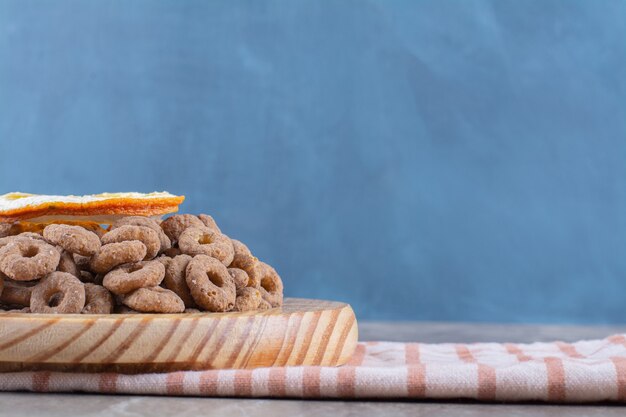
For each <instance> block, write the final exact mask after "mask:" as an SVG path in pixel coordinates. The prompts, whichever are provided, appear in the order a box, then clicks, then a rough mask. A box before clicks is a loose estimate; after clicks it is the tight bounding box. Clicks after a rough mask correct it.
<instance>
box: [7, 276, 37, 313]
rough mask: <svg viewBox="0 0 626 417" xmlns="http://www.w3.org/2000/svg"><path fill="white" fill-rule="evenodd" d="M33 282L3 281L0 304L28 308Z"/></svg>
mask: <svg viewBox="0 0 626 417" xmlns="http://www.w3.org/2000/svg"><path fill="white" fill-rule="evenodd" d="M33 284H34V283H33V282H19V281H12V280H9V279H5V280H4V289H3V290H2V292H1V293H0V303H2V304H5V305H12V306H21V307H27V306H30V294H31V293H32V292H33V286H34V285H33Z"/></svg>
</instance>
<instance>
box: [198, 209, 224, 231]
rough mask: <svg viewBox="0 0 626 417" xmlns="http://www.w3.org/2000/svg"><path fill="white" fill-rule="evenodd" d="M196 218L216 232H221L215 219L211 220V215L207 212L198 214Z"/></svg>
mask: <svg viewBox="0 0 626 417" xmlns="http://www.w3.org/2000/svg"><path fill="white" fill-rule="evenodd" d="M198 218H199V219H200V221H201V222H202V223H204V225H205V226H206V227H208V228H209V229H212V230H215V231H216V232H217V233H222V231H221V230H220V228H219V226H218V225H217V223H215V220H213V217H211V216H209V215H208V214H198Z"/></svg>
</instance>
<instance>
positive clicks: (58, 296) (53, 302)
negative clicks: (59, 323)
mask: <svg viewBox="0 0 626 417" xmlns="http://www.w3.org/2000/svg"><path fill="white" fill-rule="evenodd" d="M61 300H63V293H60V292H55V293H54V294H52V295H51V296H50V299H49V300H48V307H57V306H58V305H59V304H61Z"/></svg>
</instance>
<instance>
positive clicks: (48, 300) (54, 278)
mask: <svg viewBox="0 0 626 417" xmlns="http://www.w3.org/2000/svg"><path fill="white" fill-rule="evenodd" d="M83 307H85V287H84V285H83V283H82V282H80V281H79V280H78V278H76V277H75V276H73V275H71V274H68V273H67V272H53V273H51V274H50V275H48V276H47V277H45V278H44V279H42V280H41V282H39V284H37V285H36V286H35V287H34V288H33V292H32V294H31V296H30V310H31V311H32V312H33V313H46V314H61V313H63V314H65V313H80V312H81V311H82V309H83Z"/></svg>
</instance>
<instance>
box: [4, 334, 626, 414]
mask: <svg viewBox="0 0 626 417" xmlns="http://www.w3.org/2000/svg"><path fill="white" fill-rule="evenodd" d="M619 332H626V326H602V327H600V326H593V327H592V326H541V325H499V324H498V325H492V324H463V323H413V322H404V323H402V322H394V323H392V322H364V323H361V324H360V338H361V340H392V341H420V342H462V341H463V342H479V341H485V342H487V341H505V340H506V341H512V342H529V341H544V340H545V341H547V340H555V339H560V340H564V341H574V340H577V339H581V338H598V337H605V336H608V335H610V334H613V333H619ZM74 414H75V415H81V416H84V417H92V416H93V417H97V416H123V417H142V416H157V415H176V416H177V417H192V416H257V415H258V416H276V417H280V416H290V417H296V416H306V417H314V416H328V415H333V416H334V417H342V416H388V415H390V416H416V417H417V416H499V415H506V416H531V415H532V416H574V415H575V416H614V415H615V416H617V415H620V416H622V415H625V414H626V410H625V409H624V408H623V407H620V406H614V405H607V404H599V405H583V406H556V405H544V404H479V403H473V402H448V403H444V402H430V401H429V402H409V401H404V402H393V401H385V402H381V401H297V400H265V399H228V398H224V399H223V398H219V399H218V398H180V397H149V396H126V395H115V396H113V395H86V394H34V393H0V416H15V417H22V416H24V417H32V416H38V417H39V416H41V417H56V416H59V417H66V416H68V415H74Z"/></svg>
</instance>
